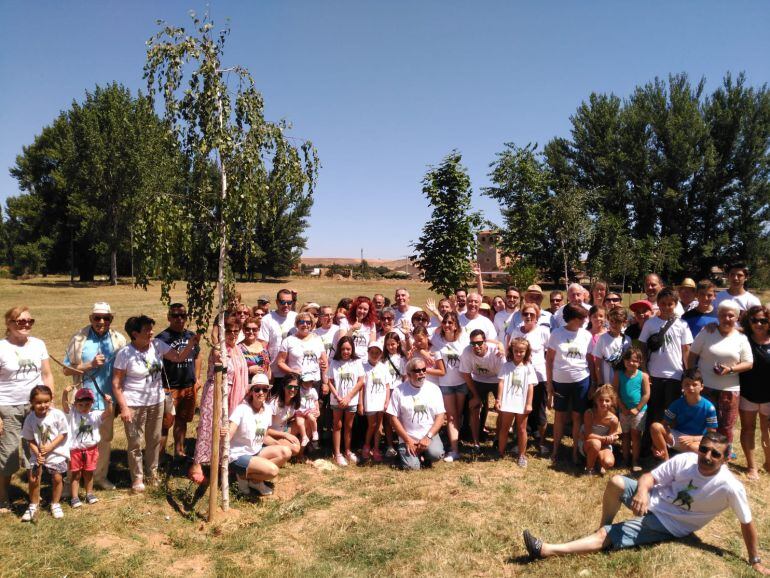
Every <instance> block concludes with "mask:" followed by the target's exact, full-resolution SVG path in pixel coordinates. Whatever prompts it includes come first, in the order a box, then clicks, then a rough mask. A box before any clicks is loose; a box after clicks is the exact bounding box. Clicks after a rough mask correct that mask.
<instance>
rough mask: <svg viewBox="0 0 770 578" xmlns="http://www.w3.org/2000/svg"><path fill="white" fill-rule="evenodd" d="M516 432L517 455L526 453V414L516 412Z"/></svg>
mask: <svg viewBox="0 0 770 578" xmlns="http://www.w3.org/2000/svg"><path fill="white" fill-rule="evenodd" d="M516 432H517V435H518V442H519V455H520V456H526V454H527V414H525V413H523V414H518V415H517V416H516Z"/></svg>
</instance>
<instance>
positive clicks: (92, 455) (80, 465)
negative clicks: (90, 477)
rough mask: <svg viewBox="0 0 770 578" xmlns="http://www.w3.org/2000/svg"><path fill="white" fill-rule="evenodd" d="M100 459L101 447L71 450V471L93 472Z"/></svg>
mask: <svg viewBox="0 0 770 578" xmlns="http://www.w3.org/2000/svg"><path fill="white" fill-rule="evenodd" d="M98 459H99V446H93V447H90V448H83V449H78V450H72V449H71V450H70V470H71V471H73V472H93V471H94V470H95V469H96V461H97V460H98Z"/></svg>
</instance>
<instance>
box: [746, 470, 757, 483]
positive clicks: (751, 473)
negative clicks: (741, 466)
mask: <svg viewBox="0 0 770 578" xmlns="http://www.w3.org/2000/svg"><path fill="white" fill-rule="evenodd" d="M746 479H747V480H748V481H750V482H756V481H757V480H758V479H759V472H758V471H757V470H756V468H751V469H750V470H748V471H747V472H746Z"/></svg>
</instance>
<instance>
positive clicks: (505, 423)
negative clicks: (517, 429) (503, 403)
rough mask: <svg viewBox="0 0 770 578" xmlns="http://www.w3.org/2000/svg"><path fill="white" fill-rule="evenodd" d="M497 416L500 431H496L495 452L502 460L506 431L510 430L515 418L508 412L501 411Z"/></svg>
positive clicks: (506, 436) (506, 440) (506, 437)
mask: <svg viewBox="0 0 770 578" xmlns="http://www.w3.org/2000/svg"><path fill="white" fill-rule="evenodd" d="M498 416H499V417H500V420H499V426H500V429H498V430H497V451H498V452H499V453H500V457H501V458H502V457H504V456H505V446H506V445H508V430H509V429H510V428H511V424H512V423H513V418H514V417H515V416H514V414H512V413H510V412H508V411H501V412H499V413H498ZM525 439H526V438H525Z"/></svg>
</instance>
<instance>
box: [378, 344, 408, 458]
mask: <svg viewBox="0 0 770 578" xmlns="http://www.w3.org/2000/svg"><path fill="white" fill-rule="evenodd" d="M382 359H383V360H382V363H383V364H384V365H385V367H387V369H388V372H389V373H390V390H391V391H393V390H394V389H396V388H397V387H398V386H399V385H401V383H403V381H404V377H405V376H406V355H404V351H403V346H402V344H401V336H400V335H399V334H398V332H396V331H389V332H388V333H386V334H385V336H384V337H383V355H382ZM382 421H383V431H384V432H385V445H386V446H387V449H386V450H385V457H388V458H395V457H396V456H397V455H398V452H397V451H396V447H395V445H394V443H393V438H394V437H395V436H394V432H393V428H392V427H391V425H390V417H389V416H387V415H385V416H384V417H383V419H382Z"/></svg>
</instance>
